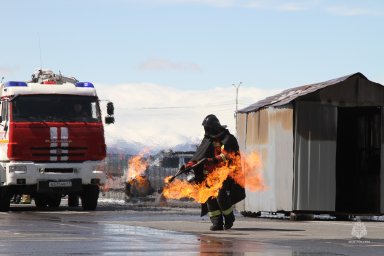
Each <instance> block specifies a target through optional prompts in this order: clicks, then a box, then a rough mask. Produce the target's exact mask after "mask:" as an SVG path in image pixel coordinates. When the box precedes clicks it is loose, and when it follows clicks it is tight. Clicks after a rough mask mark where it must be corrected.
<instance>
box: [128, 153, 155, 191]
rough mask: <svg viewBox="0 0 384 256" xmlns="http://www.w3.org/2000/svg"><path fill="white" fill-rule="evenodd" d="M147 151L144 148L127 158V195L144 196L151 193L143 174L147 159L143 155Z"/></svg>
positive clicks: (146, 166)
mask: <svg viewBox="0 0 384 256" xmlns="http://www.w3.org/2000/svg"><path fill="white" fill-rule="evenodd" d="M148 152H149V150H148V149H144V150H143V151H142V152H140V153H139V154H138V155H136V156H133V157H131V158H130V159H129V160H128V170H127V181H126V187H125V188H126V189H125V190H126V191H125V193H126V195H127V196H128V197H132V196H133V197H137V196H145V195H147V194H149V193H152V188H151V184H150V182H149V180H148V179H147V177H146V176H145V171H146V170H147V168H148V165H149V163H148V161H147V160H146V159H145V157H144V155H145V154H147V153H148Z"/></svg>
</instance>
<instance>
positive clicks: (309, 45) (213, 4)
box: [0, 0, 384, 89]
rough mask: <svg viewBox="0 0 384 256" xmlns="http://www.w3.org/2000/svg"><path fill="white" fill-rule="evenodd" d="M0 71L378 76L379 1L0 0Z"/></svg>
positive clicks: (251, 77) (183, 77)
mask: <svg viewBox="0 0 384 256" xmlns="http://www.w3.org/2000/svg"><path fill="white" fill-rule="evenodd" d="M1 17H2V19H1V20H2V21H1V25H0V27H1V38H2V39H1V43H0V46H1V47H0V59H1V62H0V76H5V79H6V80H26V79H29V77H30V74H31V73H32V71H33V70H34V69H36V68H38V67H40V54H39V39H38V38H39V37H40V45H41V49H42V64H43V67H45V68H51V69H53V70H54V71H58V70H60V71H61V72H62V73H63V74H65V75H73V76H75V77H77V78H79V79H80V80H89V81H94V82H96V83H103V84H115V83H141V82H149V83H156V84H162V85H166V86H170V87H175V88H181V89H186V88H188V89H192V88H195V89H202V88H213V87H223V86H231V84H233V83H238V82H239V81H242V82H243V84H244V85H247V86H251V87H258V88H287V87H292V86H298V85H302V84H306V83H314V82H320V81H324V80H327V79H332V78H335V77H339V76H343V75H346V74H351V73H354V72H362V73H363V74H365V75H366V76H367V77H368V78H369V79H371V80H374V81H378V82H384V72H383V65H382V60H383V59H384V51H383V45H384V38H383V34H384V33H383V32H384V31H383V30H384V2H383V1H379V0H375V1H373V0H371V1H351V0H338V1H325V0H324V1H322V0H317V1H316V0H314V1H311V0H308V1H295V0H293V1H279V0H275V1H273V0H272V1H257V0H256V1H252V0H125V1H124V0H109V1H107V0H105V1H101V0H93V1H82V0H66V1H47V0H35V1H28V0H22V1H3V3H2V4H1Z"/></svg>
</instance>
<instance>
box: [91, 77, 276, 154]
mask: <svg viewBox="0 0 384 256" xmlns="http://www.w3.org/2000/svg"><path fill="white" fill-rule="evenodd" d="M96 86H97V89H98V95H99V97H100V98H101V99H108V100H111V101H112V102H114V105H115V109H116V110H115V118H116V122H115V124H113V125H108V126H106V127H105V133H106V138H107V144H109V145H112V144H114V143H115V142H117V141H126V142H136V143H141V144H144V145H145V146H149V147H161V148H168V147H172V146H175V145H177V144H183V143H186V142H191V141H199V139H201V138H202V136H203V129H202V126H201V122H202V120H203V119H204V117H205V116H206V115H208V114H215V115H217V116H218V118H219V119H220V121H221V123H222V124H225V125H228V128H229V130H230V131H231V132H232V133H236V131H235V120H234V111H235V89H234V88H233V87H227V88H215V89H209V90H199V91H194V90H189V91H186V90H179V89H175V88H170V87H166V86H161V85H158V84H145V83H142V84H117V85H96ZM277 92H278V91H276V90H261V89H257V88H251V87H247V86H242V87H241V88H240V91H239V108H242V107H245V106H247V105H249V104H252V103H254V102H256V101H258V100H260V99H262V98H265V97H266V96H269V95H271V94H274V93H277ZM104 111H105V108H104Z"/></svg>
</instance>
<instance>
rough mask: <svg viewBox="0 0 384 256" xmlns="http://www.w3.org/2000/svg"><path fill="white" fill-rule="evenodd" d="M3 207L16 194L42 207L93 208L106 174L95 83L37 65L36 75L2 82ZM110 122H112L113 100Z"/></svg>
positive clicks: (0, 206) (0, 187)
mask: <svg viewBox="0 0 384 256" xmlns="http://www.w3.org/2000/svg"><path fill="white" fill-rule="evenodd" d="M0 100H1V102H0V104H1V105H0V107H1V112H0V211H8V210H9V207H10V200H11V198H12V197H13V196H14V195H30V197H31V198H33V199H34V201H35V204H36V206H37V207H39V208H43V207H57V206H59V205H60V202H61V198H62V197H63V196H66V195H68V205H69V206H77V205H79V198H81V205H82V207H83V209H84V210H95V209H96V207H97V201H98V197H99V186H100V185H102V184H103V183H104V182H105V174H104V173H103V171H100V170H98V166H99V164H100V163H101V161H102V160H103V159H104V158H105V156H106V145H105V139H104V129H103V122H102V118H101V111H100V107H99V99H98V97H97V94H96V90H95V88H94V85H93V84H92V83H90V82H79V81H77V80H76V79H75V78H69V77H64V76H62V75H57V74H54V73H53V72H52V71H50V70H37V71H36V72H35V73H34V74H33V75H32V81H29V82H22V81H9V82H4V83H1V84H0ZM110 110H111V106H110V108H109V111H108V112H109V114H111V115H112V116H111V115H109V116H108V117H107V118H106V122H107V123H113V122H114V118H113V105H112V111H110Z"/></svg>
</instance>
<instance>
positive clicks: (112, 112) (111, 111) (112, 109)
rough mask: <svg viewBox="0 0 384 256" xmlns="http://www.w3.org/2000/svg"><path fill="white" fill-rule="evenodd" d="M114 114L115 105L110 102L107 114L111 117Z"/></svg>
mask: <svg viewBox="0 0 384 256" xmlns="http://www.w3.org/2000/svg"><path fill="white" fill-rule="evenodd" d="M114 112H115V108H114V107H113V103H112V102H108V103H107V114H108V115H110V116H113V114H114Z"/></svg>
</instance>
